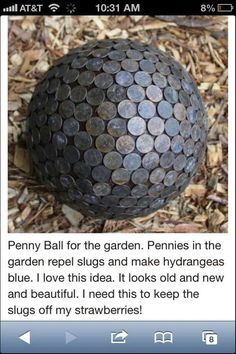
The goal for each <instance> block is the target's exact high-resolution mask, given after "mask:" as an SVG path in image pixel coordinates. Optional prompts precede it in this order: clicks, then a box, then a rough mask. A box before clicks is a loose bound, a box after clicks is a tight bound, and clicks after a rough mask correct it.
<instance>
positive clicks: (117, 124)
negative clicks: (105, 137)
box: [107, 118, 127, 138]
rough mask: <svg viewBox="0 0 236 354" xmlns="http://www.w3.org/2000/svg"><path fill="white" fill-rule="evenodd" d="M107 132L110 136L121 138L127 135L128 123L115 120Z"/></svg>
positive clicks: (111, 121) (110, 123)
mask: <svg viewBox="0 0 236 354" xmlns="http://www.w3.org/2000/svg"><path fill="white" fill-rule="evenodd" d="M107 131H108V133H109V134H110V135H112V136H114V137H116V138H119V137H120V136H122V135H125V134H126V133H127V129H126V121H125V120H124V119H122V118H113V119H111V120H110V121H109V122H108V124H107Z"/></svg>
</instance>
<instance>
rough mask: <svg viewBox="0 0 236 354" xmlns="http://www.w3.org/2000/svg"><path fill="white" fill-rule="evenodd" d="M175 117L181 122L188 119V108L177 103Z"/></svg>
mask: <svg viewBox="0 0 236 354" xmlns="http://www.w3.org/2000/svg"><path fill="white" fill-rule="evenodd" d="M174 116H175V118H176V119H178V120H180V121H182V120H184V119H185V118H186V108H185V107H184V105H183V104H182V103H176V104H175V105H174Z"/></svg>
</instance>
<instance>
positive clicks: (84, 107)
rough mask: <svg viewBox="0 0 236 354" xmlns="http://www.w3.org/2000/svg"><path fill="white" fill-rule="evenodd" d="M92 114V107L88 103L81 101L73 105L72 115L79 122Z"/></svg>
mask: <svg viewBox="0 0 236 354" xmlns="http://www.w3.org/2000/svg"><path fill="white" fill-rule="evenodd" d="M92 114H93V110H92V107H91V106H90V105H89V104H88V103H85V102H82V103H79V104H78V105H77V106H76V107H75V112H74V116H75V118H76V119H77V120H78V121H80V122H85V121H86V120H88V119H89V118H90V117H91V116H92Z"/></svg>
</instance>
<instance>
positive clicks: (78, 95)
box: [70, 86, 87, 102]
mask: <svg viewBox="0 0 236 354" xmlns="http://www.w3.org/2000/svg"><path fill="white" fill-rule="evenodd" d="M86 95H87V90H86V88H85V87H83V86H76V87H74V88H73V89H72V90H71V93H70V98H71V100H72V101H73V102H82V101H84V99H85V97H86Z"/></svg>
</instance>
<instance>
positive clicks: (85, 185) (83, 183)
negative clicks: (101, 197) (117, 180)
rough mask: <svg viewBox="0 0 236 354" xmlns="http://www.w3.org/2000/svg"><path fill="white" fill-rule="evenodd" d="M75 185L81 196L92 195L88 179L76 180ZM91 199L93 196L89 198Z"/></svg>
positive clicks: (91, 187) (91, 186)
mask: <svg viewBox="0 0 236 354" xmlns="http://www.w3.org/2000/svg"><path fill="white" fill-rule="evenodd" d="M76 185H77V187H78V188H79V189H80V190H81V192H82V193H83V194H85V193H92V190H93V185H92V183H91V181H89V180H88V179H82V180H80V179H79V180H76ZM93 197H95V196H91V198H93Z"/></svg>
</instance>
